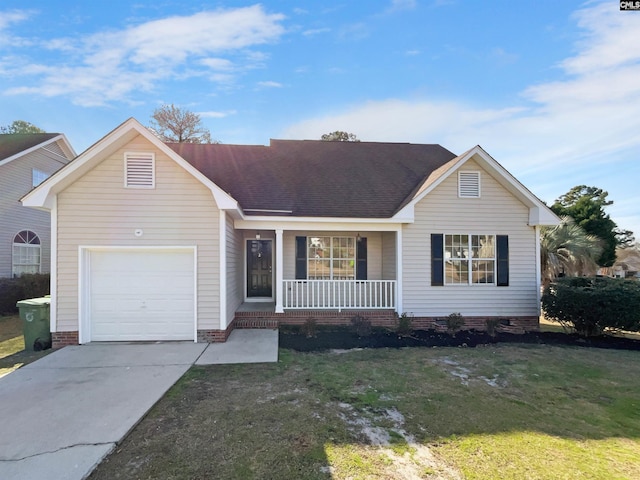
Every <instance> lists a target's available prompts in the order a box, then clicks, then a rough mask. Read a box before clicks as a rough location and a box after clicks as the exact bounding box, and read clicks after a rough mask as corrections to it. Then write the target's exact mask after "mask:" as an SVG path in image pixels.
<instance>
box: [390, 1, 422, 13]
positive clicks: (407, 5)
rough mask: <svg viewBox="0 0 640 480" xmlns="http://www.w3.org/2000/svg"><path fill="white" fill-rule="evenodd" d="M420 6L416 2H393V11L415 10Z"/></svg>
mask: <svg viewBox="0 0 640 480" xmlns="http://www.w3.org/2000/svg"><path fill="white" fill-rule="evenodd" d="M417 5H418V2H417V1H416V0H391V10H392V11H395V10H413V9H414V8H416V6H417Z"/></svg>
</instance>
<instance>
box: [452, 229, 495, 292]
mask: <svg viewBox="0 0 640 480" xmlns="http://www.w3.org/2000/svg"><path fill="white" fill-rule="evenodd" d="M495 268H496V237H495V235H466V234H456V235H445V236H444V270H445V271H444V281H445V284H449V285H456V284H461V285H468V284H482V283H486V284H494V283H495Z"/></svg>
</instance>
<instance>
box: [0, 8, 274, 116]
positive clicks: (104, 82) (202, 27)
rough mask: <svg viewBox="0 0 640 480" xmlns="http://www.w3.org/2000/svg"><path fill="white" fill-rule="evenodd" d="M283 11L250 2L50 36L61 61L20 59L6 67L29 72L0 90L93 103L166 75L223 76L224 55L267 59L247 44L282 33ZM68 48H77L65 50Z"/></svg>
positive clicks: (250, 61) (247, 61)
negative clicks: (23, 80)
mask: <svg viewBox="0 0 640 480" xmlns="http://www.w3.org/2000/svg"><path fill="white" fill-rule="evenodd" d="M283 19H284V16H283V15H280V14H268V13H266V12H265V11H264V9H263V7H262V6H261V5H255V6H252V7H245V8H237V9H226V10H222V9H220V10H215V11H207V12H200V13H197V14H194V15H190V16H173V17H169V18H164V19H160V20H153V21H150V22H146V23H143V24H140V25H136V26H132V27H129V28H126V29H124V30H120V31H109V32H101V33H97V34H94V35H91V36H90V37H88V38H84V39H79V40H74V39H68V38H65V39H54V40H52V41H50V42H48V44H47V45H46V47H47V48H49V49H51V50H54V51H56V52H57V53H59V54H60V60H59V64H55V63H54V62H51V63H47V64H46V65H41V64H28V63H26V62H23V64H22V65H17V66H16V68H15V70H14V71H13V72H6V70H5V74H7V73H12V74H13V75H14V76H19V75H23V76H24V75H25V73H26V72H27V71H28V72H29V75H30V76H31V77H32V79H31V80H30V82H29V83H28V84H26V85H23V86H20V87H14V88H9V89H7V90H5V92H4V93H5V94H9V95H16V94H32V95H33V94H35V95H43V96H47V97H51V96H60V95H66V96H69V97H71V99H72V101H73V102H74V103H76V104H79V105H85V106H94V105H103V104H107V103H109V102H112V101H123V100H124V101H126V100H127V99H128V98H129V96H130V95H131V94H132V93H133V92H136V91H149V90H152V89H153V88H154V87H155V86H156V85H157V84H158V83H159V82H161V81H163V80H166V79H169V78H176V77H182V78H186V77H189V76H202V75H204V74H206V73H210V75H209V76H208V78H209V79H210V80H211V81H216V80H217V79H221V80H222V81H224V82H228V81H229V80H230V74H229V71H230V70H232V69H233V68H234V63H233V62H232V61H231V60H229V59H228V58H224V57H223V56H225V55H226V56H231V55H238V54H240V55H242V59H241V60H242V61H243V62H244V64H243V65H242V68H251V67H252V66H253V65H254V64H255V63H256V62H261V61H264V58H265V57H264V55H260V54H259V53H256V52H253V51H251V48H253V47H256V46H259V45H263V44H265V43H268V42H274V41H276V40H277V39H278V38H279V37H280V36H281V35H282V34H283V33H284V28H283V27H282V25H281V21H282V20H283ZM70 51H73V52H74V54H73V55H70V56H65V53H67V52H70ZM52 58H53V56H52ZM194 65H199V66H200V67H201V69H200V70H196V69H194ZM238 68H240V67H238ZM220 71H225V72H226V74H221V73H220ZM34 76H35V80H33V77H34Z"/></svg>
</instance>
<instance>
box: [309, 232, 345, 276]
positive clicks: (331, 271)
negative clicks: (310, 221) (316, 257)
mask: <svg viewBox="0 0 640 480" xmlns="http://www.w3.org/2000/svg"><path fill="white" fill-rule="evenodd" d="M320 237H329V238H330V239H331V244H330V246H329V252H330V256H329V258H328V259H327V258H323V259H322V260H329V272H330V276H331V278H325V279H312V278H309V277H310V275H309V261H310V260H312V259H311V258H309V248H310V245H309V242H310V239H311V238H320ZM336 238H348V239H351V240H353V280H355V279H356V276H357V264H358V245H357V241H358V240H357V238H356V237H350V236H345V235H316V236H311V235H309V236H308V237H307V280H335V278H334V275H333V262H334V260H351V259H350V258H334V256H333V241H334V240H335V239H336Z"/></svg>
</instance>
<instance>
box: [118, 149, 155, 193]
mask: <svg viewBox="0 0 640 480" xmlns="http://www.w3.org/2000/svg"><path fill="white" fill-rule="evenodd" d="M124 170H125V172H124V181H125V187H128V188H154V187H155V184H156V176H155V157H154V154H153V153H125V154H124Z"/></svg>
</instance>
